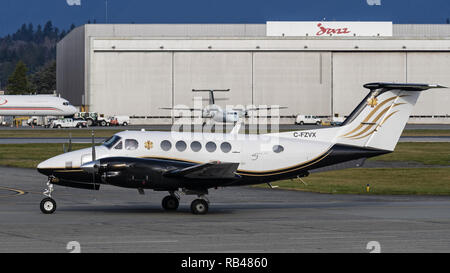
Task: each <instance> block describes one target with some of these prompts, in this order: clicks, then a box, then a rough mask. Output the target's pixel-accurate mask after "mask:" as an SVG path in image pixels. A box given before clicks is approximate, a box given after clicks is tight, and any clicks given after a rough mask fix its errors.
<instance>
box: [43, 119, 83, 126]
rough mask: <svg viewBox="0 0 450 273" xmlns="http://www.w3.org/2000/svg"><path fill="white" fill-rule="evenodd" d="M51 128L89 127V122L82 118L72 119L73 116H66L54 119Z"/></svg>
mask: <svg viewBox="0 0 450 273" xmlns="http://www.w3.org/2000/svg"><path fill="white" fill-rule="evenodd" d="M50 127H51V128H75V127H77V128H83V127H87V122H86V121H85V120H82V119H72V118H64V119H56V120H53V121H52V124H51V126H50Z"/></svg>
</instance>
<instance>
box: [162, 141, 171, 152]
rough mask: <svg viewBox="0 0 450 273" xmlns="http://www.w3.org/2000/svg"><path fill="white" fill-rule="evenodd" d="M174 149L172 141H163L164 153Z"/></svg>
mask: <svg viewBox="0 0 450 273" xmlns="http://www.w3.org/2000/svg"><path fill="white" fill-rule="evenodd" d="M171 148H172V143H170V141H168V140H163V141H161V149H162V150H163V151H166V152H167V151H168V150H170V149H171Z"/></svg>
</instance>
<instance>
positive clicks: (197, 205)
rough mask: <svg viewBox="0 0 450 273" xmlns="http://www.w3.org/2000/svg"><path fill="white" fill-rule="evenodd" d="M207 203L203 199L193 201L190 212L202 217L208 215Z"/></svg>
mask: <svg viewBox="0 0 450 273" xmlns="http://www.w3.org/2000/svg"><path fill="white" fill-rule="evenodd" d="M208 207H209V205H208V202H206V201H205V200H203V199H195V200H194V201H192V203H191V212H192V213H193V214H197V215H202V214H206V213H208Z"/></svg>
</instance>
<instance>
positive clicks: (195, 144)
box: [191, 141, 202, 152]
mask: <svg viewBox="0 0 450 273" xmlns="http://www.w3.org/2000/svg"><path fill="white" fill-rule="evenodd" d="M191 149H192V151H194V152H198V151H200V150H201V149H202V144H201V143H200V142H198V141H193V142H192V143H191Z"/></svg>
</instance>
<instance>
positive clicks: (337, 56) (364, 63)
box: [332, 52, 406, 116]
mask: <svg viewBox="0 0 450 273" xmlns="http://www.w3.org/2000/svg"><path fill="white" fill-rule="evenodd" d="M332 58H333V109H334V113H338V114H339V115H340V116H342V115H347V114H349V113H350V112H351V111H352V110H353V109H354V108H355V106H356V105H357V104H358V103H359V102H360V101H361V100H362V99H363V98H364V97H365V96H366V95H367V89H365V88H363V85H364V84H366V83H369V82H406V59H405V53H395V52H352V53H350V52H335V53H333V57H332Z"/></svg>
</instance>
